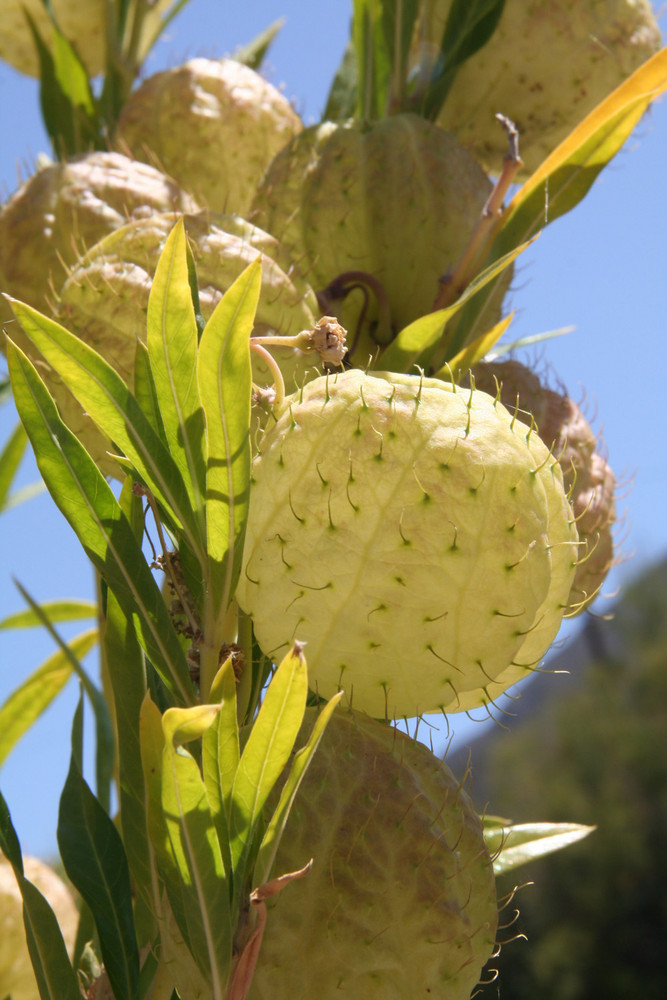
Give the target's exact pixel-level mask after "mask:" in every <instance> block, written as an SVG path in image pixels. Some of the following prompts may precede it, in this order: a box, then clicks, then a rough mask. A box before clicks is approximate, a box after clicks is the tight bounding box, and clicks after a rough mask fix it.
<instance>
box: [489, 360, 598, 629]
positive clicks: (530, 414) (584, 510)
mask: <svg viewBox="0 0 667 1000" xmlns="http://www.w3.org/2000/svg"><path fill="white" fill-rule="evenodd" d="M473 374H474V379H475V385H476V386H477V387H478V388H480V389H483V390H485V391H486V392H489V393H493V392H497V393H499V398H500V400H501V401H502V402H503V403H504V404H505V406H507V407H508V408H510V409H511V408H512V407H513V406H514V407H516V415H517V418H518V419H519V420H521V421H523V422H524V423H526V424H530V423H531V421H533V420H534V422H535V424H536V425H537V431H538V433H539V435H540V437H541V438H542V440H543V441H544V443H545V444H546V445H547V447H549V448H551V451H552V454H553V455H554V457H555V458H557V459H558V462H559V464H560V466H561V469H562V470H563V481H564V483H565V489H566V490H567V493H568V497H569V500H570V504H571V506H572V509H573V512H574V516H575V519H576V523H577V532H578V534H579V543H580V544H579V555H578V559H577V568H576V573H575V576H574V580H573V582H572V589H571V591H570V597H569V605H570V614H571V615H577V614H580V613H581V612H582V611H585V610H586V608H588V607H589V606H590V605H591V603H592V602H593V601H594V600H595V598H596V597H597V596H598V594H599V592H600V589H601V587H602V585H603V583H604V580H605V578H606V576H607V573H608V572H609V570H610V569H611V567H612V566H613V565H614V538H613V529H614V525H615V523H616V504H615V501H614V495H615V489H616V480H615V477H614V473H613V471H612V469H611V468H610V466H609V465H608V463H607V461H606V459H605V457H604V455H603V454H602V452H601V447H600V442H599V440H598V438H597V437H596V435H595V434H594V432H593V430H592V428H591V426H590V424H589V422H588V421H587V420H586V418H585V417H584V415H583V413H582V412H581V409H580V407H579V406H578V405H577V403H575V401H574V400H573V399H572V398H571V397H570V396H569V395H568V394H567V393H566V392H565V391H564V390H562V389H549V388H547V387H546V386H544V385H542V383H541V382H540V380H539V378H538V377H537V376H536V375H535V374H534V373H533V372H531V371H530V369H529V368H527V367H526V366H525V365H523V364H521V363H520V362H519V361H515V360H508V361H494V362H485V363H481V364H479V365H477V366H475V369H474V373H473Z"/></svg>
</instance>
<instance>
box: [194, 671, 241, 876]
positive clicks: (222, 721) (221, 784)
mask: <svg viewBox="0 0 667 1000" xmlns="http://www.w3.org/2000/svg"><path fill="white" fill-rule="evenodd" d="M209 699H210V701H211V702H213V703H214V704H217V705H219V712H218V716H217V718H216V719H215V720H214V722H213V725H212V726H211V727H210V728H209V729H208V730H207V731H206V732H205V733H204V738H203V741H202V770H203V774H204V784H205V785H206V792H207V795H208V801H209V806H210V809H211V816H212V817H213V822H214V823H215V826H216V829H217V831H218V841H219V843H220V850H221V851H222V855H223V860H224V862H225V867H226V868H227V870H228V871H231V868H232V858H231V854H230V850H229V818H230V814H231V798H232V789H233V787H234V778H235V776H236V771H237V769H238V766H239V756H240V752H239V727H238V723H237V716H236V708H237V706H236V677H235V676H234V667H233V663H232V658H231V656H230V657H228V658H227V659H226V660H225V662H224V663H223V665H222V667H221V668H220V670H219V671H218V673H217V675H216V677H215V679H214V681H213V684H212V685H211V691H210V694H209Z"/></svg>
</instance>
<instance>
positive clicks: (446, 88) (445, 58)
mask: <svg viewBox="0 0 667 1000" xmlns="http://www.w3.org/2000/svg"><path fill="white" fill-rule="evenodd" d="M504 7H505V0H453V3H452V5H451V7H450V8H449V13H448V15H447V23H446V25H445V30H444V33H443V36H442V40H441V42H440V50H439V52H438V54H437V57H436V61H435V63H434V64H432V65H431V66H430V79H429V81H428V85H427V86H426V88H425V89H422V90H421V91H420V92H419V93H418V94H417V95H415V99H416V102H418V104H419V110H420V113H421V114H422V115H423V117H424V118H428V119H429V120H431V121H434V120H435V119H436V118H437V117H438V114H439V112H440V110H441V109H442V107H443V105H444V104H445V101H446V100H447V95H448V94H449V92H450V90H451V88H452V85H453V84H454V80H455V79H456V74H457V73H458V71H459V69H460V68H461V66H462V65H463V64H464V62H466V61H467V60H468V59H470V57H471V56H472V55H474V54H475V52H478V51H479V49H481V48H482V46H484V45H486V43H487V42H488V41H489V39H490V38H491V36H492V35H493V33H494V31H495V30H496V28H497V27H498V23H499V21H500V18H501V16H502V13H503V9H504Z"/></svg>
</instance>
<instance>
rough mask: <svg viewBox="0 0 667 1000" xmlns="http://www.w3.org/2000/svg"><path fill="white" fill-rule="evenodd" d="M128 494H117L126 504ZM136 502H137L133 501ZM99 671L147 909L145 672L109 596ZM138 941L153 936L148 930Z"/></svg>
mask: <svg viewBox="0 0 667 1000" xmlns="http://www.w3.org/2000/svg"><path fill="white" fill-rule="evenodd" d="M129 492H130V491H129V490H127V491H126V492H125V493H124V495H121V503H125V502H126V501H127V500H128V499H132V498H130V497H128V494H129ZM134 499H136V498H134ZM101 646H102V669H103V673H104V675H105V676H106V677H107V678H108V683H109V685H110V687H111V691H112V693H113V706H114V710H115V722H116V735H117V753H118V786H119V798H120V822H121V828H122V831H123V842H124V844H125V851H126V853H127V860H128V864H129V866H130V871H131V873H132V877H133V880H134V884H135V886H136V888H137V891H138V892H139V894H140V895H141V897H142V899H143V901H144V902H145V903H146V905H147V907H148V908H149V909H153V910H154V909H155V901H154V899H153V865H152V855H151V850H150V845H149V840H148V829H147V823H146V795H145V790H144V775H143V771H142V768H141V751H140V740H139V714H140V711H141V704H142V702H143V699H144V695H145V693H146V669H145V664H144V658H143V654H142V651H141V647H140V646H139V643H138V642H137V637H136V635H135V632H134V629H133V627H132V624H131V622H129V621H128V619H127V616H126V615H125V614H124V612H123V609H122V608H121V606H120V604H119V603H118V601H117V599H116V598H115V596H114V594H113V593H112V592H109V593H108V595H107V600H106V609H105V615H104V619H103V622H102V637H101ZM141 930H142V929H141V928H140V927H139V926H137V933H138V935H139V938H140V940H142V941H143V940H145V939H146V938H147V937H148V936H151V937H152V936H153V934H154V931H155V928H154V927H151V928H150V929H149V930H148V932H147V933H146V934H145V935H144V934H142V933H141Z"/></svg>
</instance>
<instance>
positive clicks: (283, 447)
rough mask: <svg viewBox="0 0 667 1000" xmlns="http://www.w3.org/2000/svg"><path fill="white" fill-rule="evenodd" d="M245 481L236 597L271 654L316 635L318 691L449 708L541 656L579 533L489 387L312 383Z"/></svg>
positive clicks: (486, 695)
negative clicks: (249, 482)
mask: <svg viewBox="0 0 667 1000" xmlns="http://www.w3.org/2000/svg"><path fill="white" fill-rule="evenodd" d="M253 477H254V482H253V486H252V491H251V499H250V512H249V522H248V529H247V537H246V547H245V554H244V568H243V572H242V574H241V580H240V583H239V589H238V595H237V596H238V601H239V604H240V606H241V607H242V608H243V610H244V611H246V612H248V613H249V614H251V615H252V618H253V622H254V627H255V634H256V636H257V639H258V642H259V643H260V646H261V647H262V649H263V651H264V653H265V654H266V655H267V656H271V657H274V656H279V655H281V651H282V650H284V649H285V648H287V646H288V645H290V644H291V643H292V642H293V640H295V639H298V640H301V641H305V642H307V643H308V646H307V655H308V664H309V669H310V676H311V682H312V685H313V687H314V688H315V689H316V690H317V691H319V693H320V694H321V695H323V696H325V697H329V696H330V695H332V694H333V693H334V692H335V691H337V690H339V689H340V688H342V689H344V690H345V692H346V697H347V699H348V701H349V702H350V703H351V704H352V705H353V707H354V708H356V709H360V710H362V711H364V712H367V713H368V714H369V715H372V716H375V717H377V718H385V717H387V718H393V717H401V716H408V717H411V716H415V715H418V714H422V713H427V712H437V711H444V712H457V711H464V710H469V709H472V708H475V707H478V706H480V705H485V704H489V703H490V702H491V701H492V700H493V699H494V698H496V697H497V696H498V695H499V694H500V693H501V692H502V691H503V690H504V689H505V688H506V687H507V686H508V685H509V684H510V683H513V682H514V681H515V680H517V679H518V677H517V676H516V675H517V674H518V675H519V676H525V675H526V674H527V673H529V672H530V671H531V670H534V669H535V668H536V667H538V666H539V663H540V660H541V658H542V656H543V655H544V653H545V652H546V650H547V648H548V646H549V645H550V643H551V641H552V640H553V638H554V637H555V635H556V633H557V632H558V629H559V626H560V622H561V619H562V616H563V613H564V612H565V611H566V610H567V605H568V595H569V593H570V588H571V584H572V579H573V576H574V570H575V563H576V561H577V531H576V528H575V525H574V520H573V515H572V511H571V508H570V505H569V503H568V500H567V497H566V494H565V490H564V487H563V478H562V473H561V470H560V467H559V465H558V462H557V461H556V459H555V458H554V457H553V456H552V455H551V454H550V453H549V451H548V449H547V447H546V446H545V445H544V443H543V442H542V441H541V440H540V439H539V437H538V436H537V434H536V433H535V432H534V431H533V432H531V431H530V429H528V428H526V427H525V426H524V425H523V424H521V423H520V422H519V421H517V420H516V419H514V418H513V417H512V415H511V414H510V413H509V412H508V411H507V410H506V409H505V407H504V406H503V405H502V404H501V403H500V402H499V401H497V400H495V399H494V398H493V397H491V396H489V395H487V394H486V393H483V392H478V391H475V390H471V389H460V388H458V389H453V388H452V387H451V385H449V384H445V383H443V382H440V381H437V380H431V379H422V378H420V377H418V376H408V375H404V376H401V375H395V374H387V373H382V374H378V373H373V375H365V374H364V373H363V372H360V371H357V370H352V371H348V372H345V373H344V374H342V375H340V376H336V377H329V378H326V377H321V378H318V379H316V380H315V381H313V382H311V383H309V384H307V385H306V386H305V387H304V388H303V390H302V392H300V393H296V394H295V395H294V396H292V397H291V399H288V400H287V401H286V403H285V406H284V407H283V409H282V410H281V412H280V414H279V415H278V419H277V422H276V424H275V425H274V426H273V427H271V428H270V429H269V430H267V432H266V433H265V435H264V436H263V438H262V439H261V440H260V442H259V453H258V455H257V457H256V459H255V462H254V468H253ZM507 671H510V673H506V672H507ZM506 678H511V679H507V680H506Z"/></svg>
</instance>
